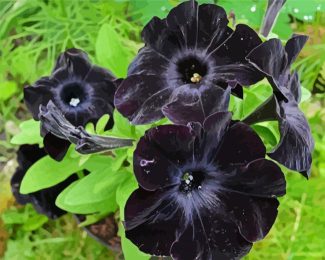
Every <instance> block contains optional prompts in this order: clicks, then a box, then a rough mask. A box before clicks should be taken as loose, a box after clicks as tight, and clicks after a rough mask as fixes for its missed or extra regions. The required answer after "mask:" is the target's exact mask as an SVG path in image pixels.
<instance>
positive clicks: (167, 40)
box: [141, 17, 184, 60]
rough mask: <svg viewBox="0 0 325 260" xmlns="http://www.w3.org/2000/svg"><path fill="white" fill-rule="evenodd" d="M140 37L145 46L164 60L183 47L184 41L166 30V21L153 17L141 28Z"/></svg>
mask: <svg viewBox="0 0 325 260" xmlns="http://www.w3.org/2000/svg"><path fill="white" fill-rule="evenodd" d="M141 35H142V38H143V40H144V42H145V43H146V46H148V47H150V48H152V49H153V50H154V51H156V52H157V53H158V54H159V55H161V57H163V58H164V59H166V60H169V59H170V58H171V57H172V56H173V54H174V53H175V52H177V51H178V50H180V49H181V47H182V46H184V39H183V38H182V37H180V36H178V35H177V34H175V33H174V32H172V31H170V30H169V29H168V28H167V23H166V19H160V18H158V17H153V18H152V19H151V20H150V21H149V23H148V24H147V25H146V26H145V27H144V28H143V30H142V33H141Z"/></svg>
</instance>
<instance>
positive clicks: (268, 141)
mask: <svg viewBox="0 0 325 260" xmlns="http://www.w3.org/2000/svg"><path fill="white" fill-rule="evenodd" d="M251 127H252V128H253V129H254V130H255V132H256V133H257V134H258V135H259V136H260V138H261V139H262V140H263V142H264V144H265V146H266V148H267V150H268V151H270V150H271V149H272V148H273V147H274V146H275V145H276V144H277V140H276V137H275V136H274V134H273V132H272V131H271V130H270V129H269V128H268V127H266V126H262V125H257V124H256V125H252V126H251Z"/></svg>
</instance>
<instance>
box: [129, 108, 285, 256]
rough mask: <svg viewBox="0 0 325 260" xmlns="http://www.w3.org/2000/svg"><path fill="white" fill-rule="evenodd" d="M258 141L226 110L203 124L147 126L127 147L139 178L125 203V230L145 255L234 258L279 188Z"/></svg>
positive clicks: (281, 182) (269, 217)
mask: <svg viewBox="0 0 325 260" xmlns="http://www.w3.org/2000/svg"><path fill="white" fill-rule="evenodd" d="M264 157H265V146H264V144H263V142H262V141H261V139H260V138H259V137H258V135H257V134H256V133H255V132H254V131H253V130H252V129H251V128H250V127H249V126H248V125H246V124H244V123H242V122H234V121H231V114H230V113H229V112H219V113H215V114H213V115H211V116H209V117H208V118H207V119H206V120H205V121H204V124H203V127H202V126H201V124H198V123H189V124H188V125H187V126H184V125H163V126H158V127H155V128H152V129H150V130H148V131H147V132H146V134H145V136H144V137H142V138H141V139H140V141H139V143H138V145H137V148H136V150H135V152H134V161H133V163H134V173H135V176H136V179H137V181H138V183H139V188H138V189H137V190H135V191H134V192H133V193H132V194H131V196H130V198H129V199H128V201H127V203H126V207H125V223H124V224H125V229H126V237H127V238H128V239H130V240H131V241H132V242H133V243H134V244H135V245H137V246H138V247H139V249H140V250H141V251H143V252H146V253H149V254H151V255H159V256H172V257H173V258H174V259H178V260H183V259H184V260H187V259H206V260H212V259H234V258H239V257H242V256H244V255H245V254H247V253H248V252H249V251H250V249H251V247H252V243H253V242H255V241H258V240H261V239H263V238H264V237H265V236H266V234H267V233H268V232H269V230H270V228H271V227H272V225H273V223H274V221H275V219H276V217H277V208H278V205H279V203H278V200H277V198H276V197H277V196H282V195H284V194H285V190H286V183H285V179H284V175H283V173H282V172H281V170H280V168H279V167H278V166H277V165H276V164H275V163H274V162H272V161H269V160H266V159H265V158H264Z"/></svg>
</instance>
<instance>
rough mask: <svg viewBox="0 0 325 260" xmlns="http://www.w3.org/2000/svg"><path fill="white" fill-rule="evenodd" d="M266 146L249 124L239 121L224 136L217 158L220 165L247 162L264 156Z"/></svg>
mask: <svg viewBox="0 0 325 260" xmlns="http://www.w3.org/2000/svg"><path fill="white" fill-rule="evenodd" d="M265 153H266V148H265V146H264V144H263V142H262V140H261V139H260V137H259V136H258V135H257V134H256V133H255V132H254V130H253V129H252V128H250V127H249V126H248V125H246V124H244V123H241V122H238V123H235V124H234V125H232V126H231V128H230V129H229V131H227V133H226V134H225V136H224V137H223V141H222V144H221V146H220V148H219V152H218V154H217V156H216V158H215V160H216V163H217V164H218V165H220V166H223V167H224V166H226V165H232V164H238V163H247V162H251V161H253V160H255V159H259V158H264V157H265Z"/></svg>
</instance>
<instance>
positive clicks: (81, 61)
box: [52, 48, 92, 82]
mask: <svg viewBox="0 0 325 260" xmlns="http://www.w3.org/2000/svg"><path fill="white" fill-rule="evenodd" d="M91 67H92V65H91V63H90V61H89V58H88V55H87V54H86V53H85V52H84V51H82V50H79V49H75V48H72V49H69V50H66V51H65V52H63V53H62V54H61V55H60V56H59V58H58V59H57V61H56V64H55V66H54V69H53V73H52V74H53V77H54V78H56V79H58V80H59V81H61V82H62V80H63V79H64V78H66V76H63V77H62V76H61V74H60V73H59V71H61V72H63V70H64V71H65V72H67V73H68V75H70V76H73V77H78V78H79V79H84V77H85V76H86V75H87V73H88V72H89V70H90V69H91ZM62 69H63V70H62ZM64 74H65V73H64ZM65 75H66V74H65Z"/></svg>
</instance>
